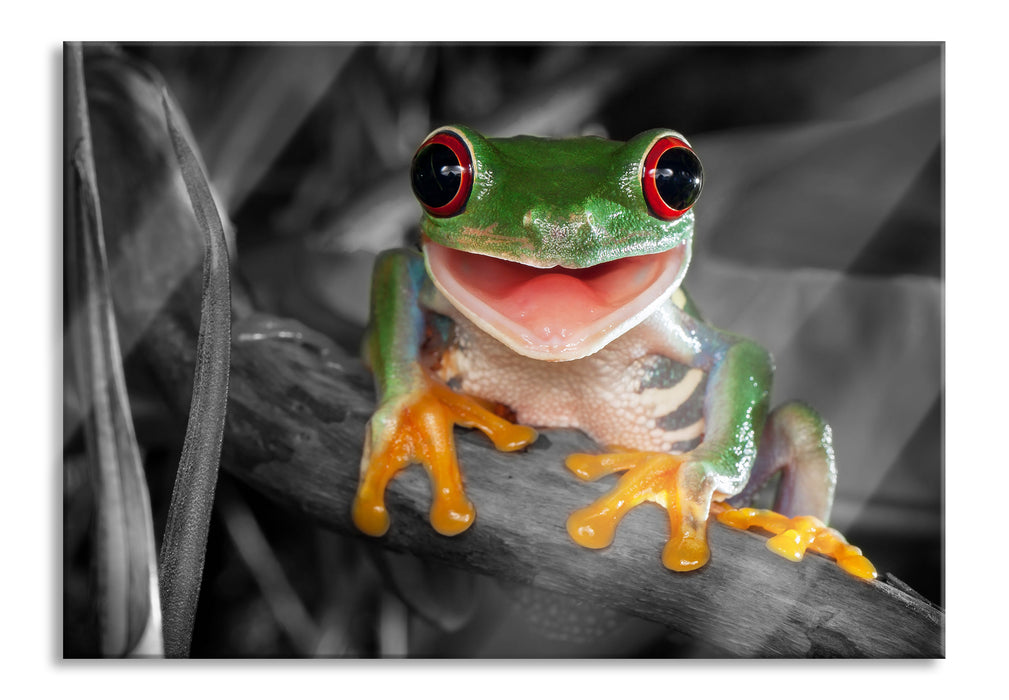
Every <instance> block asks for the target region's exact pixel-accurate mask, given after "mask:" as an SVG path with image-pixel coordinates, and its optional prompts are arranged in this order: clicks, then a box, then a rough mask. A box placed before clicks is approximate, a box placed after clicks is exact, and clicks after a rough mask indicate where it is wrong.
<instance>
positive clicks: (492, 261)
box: [425, 241, 684, 359]
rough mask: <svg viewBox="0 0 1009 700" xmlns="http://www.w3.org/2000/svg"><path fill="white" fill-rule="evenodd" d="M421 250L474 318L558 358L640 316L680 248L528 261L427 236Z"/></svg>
mask: <svg viewBox="0 0 1009 700" xmlns="http://www.w3.org/2000/svg"><path fill="white" fill-rule="evenodd" d="M425 250H426V252H427V257H428V261H429V264H430V269H431V273H432V275H433V276H434V278H435V281H436V282H437V283H438V285H439V287H440V288H441V289H442V292H443V293H445V294H446V295H447V296H448V297H449V298H450V299H451V300H452V301H453V302H454V303H455V305H456V306H457V307H458V308H459V309H460V310H461V311H462V312H463V313H465V314H466V315H467V316H468V317H469V318H470V319H471V320H473V321H474V322H476V323H477V325H479V326H481V327H482V328H484V330H489V331H490V332H491V333H492V335H496V336H497V337H498V338H499V339H501V340H504V341H505V342H508V344H509V345H512V346H513V348H514V349H516V350H519V351H520V352H524V354H529V355H531V356H537V355H544V356H545V355H550V356H557V358H558V359H561V357H562V356H564V355H568V354H571V353H578V349H579V348H581V349H582V350H583V351H584V350H585V349H586V347H585V346H586V345H589V346H594V345H596V344H599V343H598V342H597V341H600V340H601V339H603V338H604V337H608V336H609V335H611V334H612V333H613V332H614V329H620V328H621V326H622V325H623V324H625V323H628V322H631V321H632V320H633V321H634V322H637V321H640V318H635V317H636V316H638V315H639V314H640V313H642V312H643V311H644V310H646V309H648V307H649V306H650V305H651V304H652V303H653V302H655V301H656V300H657V299H658V298H660V297H662V296H663V295H664V293H665V292H668V291H670V289H671V288H672V287H673V286H674V285H675V284H676V283H677V281H678V279H679V271H680V267H681V264H682V261H683V250H684V249H683V247H679V248H674V249H672V250H669V251H665V252H662V253H654V254H651V255H639V256H633V257H627V258H622V259H619V260H613V261H611V262H606V263H602V264H599V265H594V266H592V267H586V268H579V269H573V268H564V267H552V268H537V267H531V266H529V265H523V264H521V263H516V262H511V261H508V260H501V259H499V258H492V257H489V256H486V255H478V254H474V253H466V252H463V251H460V250H455V249H453V248H446V247H444V246H441V245H438V244H436V243H432V242H430V241H425ZM509 341H510V342H509ZM516 346H518V347H516ZM594 349H595V348H594V347H590V348H587V352H584V354H587V353H588V352H594ZM578 354H579V355H580V354H582V353H578Z"/></svg>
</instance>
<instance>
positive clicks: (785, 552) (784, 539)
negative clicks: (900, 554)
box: [717, 504, 876, 580]
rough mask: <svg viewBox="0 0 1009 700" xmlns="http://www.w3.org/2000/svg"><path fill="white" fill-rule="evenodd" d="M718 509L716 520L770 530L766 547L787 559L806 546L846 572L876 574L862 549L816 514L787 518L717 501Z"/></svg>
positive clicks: (868, 576) (801, 552) (743, 527)
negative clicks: (815, 516) (770, 535)
mask: <svg viewBox="0 0 1009 700" xmlns="http://www.w3.org/2000/svg"><path fill="white" fill-rule="evenodd" d="M719 511H720V512H719V513H718V516H717V517H718V520H719V522H721V523H723V524H725V525H729V526H730V527H734V528H738V529H740V530H746V529H748V528H750V527H760V528H763V529H765V530H768V531H769V532H773V533H774V537H772V538H771V539H769V540H768V541H767V548H768V549H770V550H771V551H772V552H774V553H775V554H779V555H781V556H783V557H785V558H786V559H790V560H792V561H801V560H802V557H803V555H804V554H805V553H806V549H807V548H808V549H812V550H813V551H814V552H819V553H820V554H824V555H826V556H828V557H830V558H831V559H833V560H834V561H836V562H837V565H838V566H840V567H841V568H842V569H844V570H845V571H847V572H848V573H849V574H853V575H854V576H858V577H859V578H863V579H868V580H872V579H874V578H876V568H875V567H874V566H873V565H872V562H870V561H869V560H868V559H866V558H865V557H864V556H862V550H861V549H859V548H858V547H853V546H851V545H850V544H848V541H847V540H846V539H844V535H842V534H841V533H840V532H838V531H837V530H835V529H833V528H830V527H827V526H826V525H824V524H823V522H822V521H821V520H819V519H817V518H814V517H811V516H799V517H796V518H789V517H787V516H785V515H782V514H781V513H775V512H774V511H773V510H760V509H757V508H739V509H735V508H731V507H729V506H727V505H725V504H719Z"/></svg>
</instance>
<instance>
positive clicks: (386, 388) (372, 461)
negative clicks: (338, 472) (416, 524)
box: [353, 250, 536, 536]
mask: <svg viewBox="0 0 1009 700" xmlns="http://www.w3.org/2000/svg"><path fill="white" fill-rule="evenodd" d="M427 283H428V282H427V278H426V275H425V272H424V264H423V261H422V259H421V258H420V256H419V255H416V254H415V253H413V252H411V251H406V250H395V251H388V252H386V253H383V254H382V255H380V256H379V258H378V260H377V261H376V263H375V275H374V278H373V282H372V301H371V304H372V311H371V313H372V318H371V323H370V325H369V328H368V333H367V336H366V338H365V348H364V355H365V360H366V361H367V362H368V364H369V365H370V366H371V369H372V371H373V373H374V375H375V384H376V388H377V393H378V397H379V405H378V408H377V409H376V411H375V413H374V415H373V416H372V418H371V420H370V421H369V422H368V429H367V434H366V436H365V446H364V454H363V456H362V459H361V480H360V482H359V484H358V489H357V495H356V496H355V499H354V505H353V518H354V523H355V524H356V525H357V527H358V528H359V529H360V530H361V531H362V532H365V533H367V534H370V535H374V536H379V535H382V534H384V533H385V532H386V531H387V530H388V528H389V515H388V512H387V511H386V507H385V489H386V486H387V485H388V483H389V481H390V480H391V479H392V478H393V477H394V476H395V475H396V473H397V472H399V471H400V470H401V469H403V468H404V467H406V466H408V465H409V464H411V463H414V462H419V463H421V464H422V465H423V466H424V467H425V469H426V470H427V472H428V474H429V476H430V479H431V486H432V504H431V511H430V521H431V524H432V526H433V527H434V528H435V530H437V531H438V532H440V533H441V534H444V535H455V534H458V533H460V532H463V531H464V530H466V529H467V528H468V527H469V526H470V525H471V524H472V522H473V519H474V516H475V510H474V508H473V504H472V503H470V501H469V499H468V498H467V497H466V494H465V491H464V488H463V483H462V477H461V475H460V473H459V466H458V462H457V460H456V453H455V444H454V440H453V435H452V429H453V426H455V425H461V426H464V427H470V428H477V429H479V430H481V431H482V432H483V433H485V434H486V435H487V436H488V437H490V439H491V440H492V441H493V442H494V445H495V447H497V448H498V449H499V450H504V451H511V450H517V449H519V448H521V447H524V446H525V445H528V444H529V443H531V442H533V441H534V440H535V439H536V431H535V430H533V429H532V428H529V427H526V426H522V425H514V424H512V423H510V422H508V421H506V420H504V419H503V418H501V417H499V416H497V415H495V414H494V413H492V412H490V411H488V410H487V409H486V408H484V407H483V406H481V405H480V404H479V403H477V402H476V401H475V400H473V399H472V398H469V397H467V396H464V395H462V394H459V393H457V392H455V391H453V390H451V389H450V388H448V387H447V386H445V385H444V384H443V383H442V382H441V381H440V380H438V379H437V378H436V377H434V376H433V375H432V374H431V372H430V371H429V370H428V369H427V368H425V367H424V366H423V363H422V357H421V353H422V347H423V343H424V340H425V336H426V328H425V313H424V310H423V309H422V308H421V306H420V303H419V299H420V294H421V290H422V287H423V286H424V285H425V284H427Z"/></svg>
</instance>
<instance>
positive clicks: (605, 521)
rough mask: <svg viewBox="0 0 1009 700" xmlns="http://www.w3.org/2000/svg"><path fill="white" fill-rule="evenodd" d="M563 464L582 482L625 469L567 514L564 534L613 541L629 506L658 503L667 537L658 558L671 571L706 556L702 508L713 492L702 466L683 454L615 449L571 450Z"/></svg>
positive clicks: (596, 543)
mask: <svg viewBox="0 0 1009 700" xmlns="http://www.w3.org/2000/svg"><path fill="white" fill-rule="evenodd" d="M565 464H566V465H567V467H568V469H570V470H571V471H573V472H574V473H575V474H576V475H577V476H579V477H580V478H582V479H585V480H587V481H594V480H596V479H598V478H600V477H602V476H605V475H607V474H612V473H614V472H620V471H622V472H625V473H624V474H623V476H621V477H620V481H619V482H618V483H617V485H616V486H615V487H614V488H613V489H612V490H611V491H610V492H609V493H608V494H606V495H604V496H602V497H601V498H599V499H598V500H596V501H595V502H594V503H593V504H592V505H590V506H588V507H586V508H582V509H581V510H577V511H575V512H574V513H572V514H571V516H570V517H569V518H568V523H567V527H568V534H569V535H571V538H572V539H573V540H574V541H575V542H577V543H578V544H580V545H582V546H584V547H590V548H592V549H599V548H602V547H606V546H607V545H609V544H610V543H611V542H612V541H613V536H614V533H615V531H616V527H617V525H618V524H619V522H620V520H621V519H622V518H623V517H624V515H626V514H627V512H628V511H630V509H631V508H634V507H635V506H637V505H639V504H641V503H643V502H645V501H652V502H653V503H658V504H659V505H661V506H662V507H664V508H665V509H666V511H667V512H668V513H669V524H670V536H669V541H668V542H667V543H666V546H665V547H664V549H663V551H662V563H663V564H664V565H665V566H666V568H669V569H672V570H674V571H691V570H693V569H698V568H700V567H702V566H704V565H705V564H706V563H707V561H708V558H709V556H710V552H709V549H708V542H707V520H708V510H709V508H710V507H711V497H712V494H713V492H714V488H713V486H712V482H711V480H710V479H709V478H707V477H706V475H705V472H704V470H703V468H702V467H701V466H700V465H699V464H698V463H696V462H692V461H689V459H688V455H673V454H668V453H665V452H618V453H609V454H602V455H589V454H574V455H571V456H569V457H568V458H567V461H566V462H565Z"/></svg>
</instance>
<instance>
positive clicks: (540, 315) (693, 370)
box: [353, 126, 875, 578]
mask: <svg viewBox="0 0 1009 700" xmlns="http://www.w3.org/2000/svg"><path fill="white" fill-rule="evenodd" d="M411 177H412V185H413V192H414V194H415V196H416V197H417V199H418V201H419V202H420V205H421V207H422V209H423V214H422V220H421V226H420V227H421V245H420V248H421V249H420V252H417V251H415V250H407V249H401V250H392V251H387V252H385V253H383V254H381V255H380V256H379V257H378V259H377V261H376V264H375V273H374V277H373V283H372V290H371V319H370V322H369V326H368V330H367V332H366V337H365V341H364V357H365V360H366V363H367V364H368V365H369V367H370V368H371V370H372V372H373V373H374V376H375V381H376V387H377V394H378V399H379V401H378V407H377V409H376V411H375V413H374V415H373V416H372V418H371V420H370V422H369V424H368V430H367V435H366V438H365V448H364V454H363V458H362V462H361V478H360V483H359V486H358V491H357V495H356V498H355V501H354V505H353V518H354V522H355V524H356V525H357V527H358V528H359V529H360V530H362V531H363V532H365V533H368V534H370V535H374V536H380V535H382V534H384V533H385V532H386V531H387V529H388V527H389V515H388V513H387V510H386V507H385V489H386V486H387V484H388V483H389V480H390V479H391V478H393V477H394V476H395V474H396V473H397V472H398V471H399V470H401V469H403V468H404V467H406V466H407V465H409V464H410V463H414V462H419V463H421V464H423V465H424V467H425V468H426V469H427V471H428V474H429V476H430V479H431V482H432V492H433V500H432V506H431V510H430V522H431V524H432V526H433V527H434V528H435V530H437V531H438V532H439V533H442V534H444V535H454V534H458V533H460V532H462V531H464V530H466V529H467V528H468V527H469V526H470V525H471V524H472V523H473V521H474V517H475V508H474V506H473V504H472V503H471V502H470V501H469V499H468V498H467V497H466V494H465V490H464V485H463V479H462V477H461V475H460V471H459V466H458V464H457V461H456V456H455V449H454V445H453V436H452V431H453V426H455V425H461V426H465V427H470V428H477V429H479V430H481V431H483V432H484V433H485V434H486V435H487V436H488V437H489V438H490V439H491V441H492V442H493V443H494V445H495V446H496V447H497V449H499V450H518V449H520V448H522V447H524V446H526V445H529V444H530V443H532V442H533V441H534V440H536V437H537V432H536V430H535V429H534V428H533V427H530V426H536V427H541V428H542V427H553V428H560V427H563V428H577V429H580V430H582V431H584V432H585V433H587V434H588V435H589V436H590V437H592V438H593V439H594V440H595V441H596V442H597V443H598V444H600V445H603V446H606V450H607V451H606V452H604V453H603V454H596V455H590V454H575V455H571V456H570V457H569V458H568V459H567V461H566V465H567V467H568V468H569V469H570V470H571V471H572V472H574V474H575V475H576V476H578V477H580V478H582V479H586V480H592V479H598V478H600V477H602V476H604V475H607V474H612V473H615V472H622V473H623V475H622V476H621V478H620V480H619V481H618V483H617V484H616V486H615V487H614V488H613V490H612V491H611V492H610V493H608V494H606V495H605V496H603V497H602V498H600V499H598V500H596V501H595V502H594V503H592V504H590V505H588V506H586V507H585V508H583V509H581V510H578V511H576V512H575V513H573V514H571V515H570V517H569V518H568V521H567V530H568V533H569V534H570V536H571V538H572V539H573V540H574V541H575V542H576V543H578V544H580V545H583V546H585V547H589V548H601V547H605V546H607V545H609V544H610V543H611V541H612V539H613V536H614V531H615V528H616V527H617V524H618V523H619V521H620V519H621V518H622V517H623V515H624V514H625V513H626V512H627V511H628V510H629V509H631V508H634V507H635V506H637V505H639V504H640V503H643V502H645V501H651V502H654V503H658V504H660V505H661V506H663V507H664V508H665V509H666V510H667V511H668V513H669V522H670V536H669V540H668V542H667V544H666V546H665V548H664V550H663V553H662V561H663V563H664V564H665V566H666V567H668V568H669V569H672V570H674V571H688V570H692V569H696V568H699V567H701V566H703V565H704V564H705V563H706V562H707V561H708V560H709V557H710V552H709V548H708V544H707V534H706V533H707V529H706V528H707V522H708V518H709V515H710V514H711V513H712V512H716V513H717V514H718V517H719V518H720V519H721V520H722V521H723V522H725V523H727V524H729V525H733V526H736V527H740V528H746V527H749V526H751V525H757V526H762V527H764V528H766V529H769V530H771V531H772V532H775V533H777V534H776V536H775V537H774V538H772V539H771V541H770V542H771V543H772V544H771V545H770V546H772V548H773V549H775V551H777V552H778V553H779V554H781V555H782V556H786V557H790V558H793V559H800V558H801V557H802V554H803V552H804V551H805V549H806V548H807V547H810V548H812V549H813V550H815V551H820V552H823V553H825V554H827V555H828V556H832V557H833V558H834V559H836V560H837V561H838V563H839V564H840V565H841V566H842V567H843V568H845V569H847V570H849V571H851V572H852V573H854V574H856V575H859V576H863V577H865V578H871V577H874V576H875V571H874V569H872V566H871V564H869V562H868V561H867V560H866V559H865V558H864V557H862V556H861V552H860V551H859V550H858V549H857V548H854V547H852V546H851V545H848V544H847V542H846V541H845V540H844V538H843V537H842V536H841V535H840V533H838V532H837V531H836V530H833V529H831V528H828V527H826V525H825V524H824V521H826V519H827V517H828V516H829V513H830V509H831V504H832V500H833V494H834V486H835V480H836V470H835V464H834V452H833V446H832V441H831V431H830V427H829V426H828V425H827V424H826V423H825V422H824V421H823V419H822V418H821V417H820V416H819V415H817V413H816V412H814V411H813V410H812V409H810V408H809V407H807V406H806V405H804V404H800V403H789V404H786V405H783V406H781V407H779V408H778V409H776V410H774V411H769V406H768V403H769V394H770V386H771V379H772V372H773V369H772V361H771V358H770V356H769V354H768V352H767V351H766V350H764V349H763V348H762V347H760V346H759V345H757V344H756V343H754V342H752V341H750V340H747V339H745V338H742V337H738V336H735V335H732V334H730V333H726V332H724V331H721V330H718V329H716V328H713V327H712V326H710V325H708V324H707V323H705V322H704V321H703V320H702V319H701V316H700V314H699V313H698V311H697V308H696V307H695V305H694V304H693V303H692V301H691V299H690V297H689V296H688V295H687V293H686V291H685V290H684V289H683V287H682V286H681V283H682V281H683V278H684V275H685V274H686V272H687V267H688V265H689V263H690V257H691V242H692V239H693V233H694V211H693V206H694V203H695V202H696V201H697V199H698V196H699V195H700V191H701V185H702V179H703V174H702V168H701V163H700V160H699V159H698V157H697V155H696V154H695V153H694V151H693V149H692V148H691V147H690V144H689V143H688V142H687V140H686V139H685V138H684V137H683V136H682V135H681V134H679V133H677V132H675V131H670V130H667V129H656V130H652V131H646V132H644V133H642V134H640V135H638V136H636V137H634V138H632V139H631V140H629V141H627V142H626V143H622V142H617V141H611V140H607V139H603V138H598V137H582V138H571V139H544V138H536V137H531V136H518V137H514V138H488V137H485V136H483V135H481V134H480V133H478V132H477V131H475V130H473V129H471V128H467V127H464V126H446V127H442V128H439V129H437V130H435V131H434V132H432V133H431V134H430V135H429V136H428V137H427V138H426V139H425V140H424V141H423V143H422V144H421V146H420V147H419V149H418V150H417V152H416V154H415V156H414V158H413V161H412V166H411ZM493 405H503V406H506V407H508V409H510V411H511V413H512V414H513V415H514V418H515V422H512V421H509V420H506V419H505V418H503V417H502V416H501V415H500V414H499V413H497V412H495V411H493V410H491V409H490V408H489V406H493ZM778 472H780V473H781V475H782V476H781V481H780V486H779V490H778V495H777V500H776V503H775V509H774V511H758V510H756V509H748V508H740V509H738V510H736V509H733V508H731V507H729V506H728V505H727V504H726V503H725V502H726V501H727V499H730V498H732V497H735V499H734V500H733V502H737V501H739V500H741V499H745V498H747V497H748V496H749V495H752V493H753V492H754V491H755V490H756V489H757V488H758V487H759V486H760V485H761V484H762V483H764V482H765V481H766V480H767V479H768V478H769V477H771V476H772V475H774V474H775V473H778Z"/></svg>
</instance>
